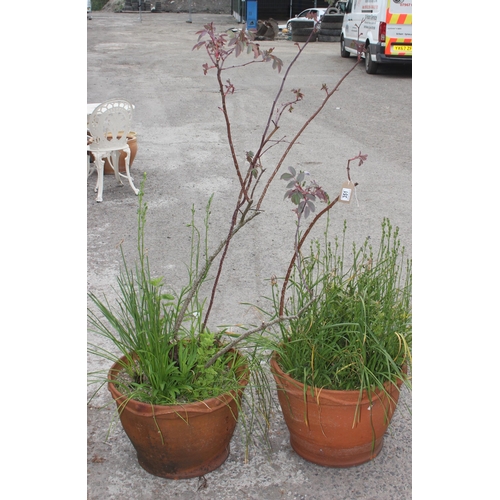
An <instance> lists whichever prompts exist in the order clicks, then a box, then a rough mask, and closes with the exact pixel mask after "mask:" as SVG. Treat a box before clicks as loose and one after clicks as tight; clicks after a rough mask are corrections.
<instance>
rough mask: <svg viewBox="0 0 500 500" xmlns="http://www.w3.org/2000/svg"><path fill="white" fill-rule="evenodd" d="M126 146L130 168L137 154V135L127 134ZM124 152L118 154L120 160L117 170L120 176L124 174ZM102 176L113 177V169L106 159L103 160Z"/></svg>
mask: <svg viewBox="0 0 500 500" xmlns="http://www.w3.org/2000/svg"><path fill="white" fill-rule="evenodd" d="M127 144H128V146H129V148H130V164H129V168H132V163H134V158H135V155H136V154H137V134H136V133H135V132H129V133H128V134H127ZM125 156H126V155H125V152H124V151H122V152H121V153H120V160H119V162H118V170H119V172H121V173H122V174H123V173H125ZM104 175H114V171H113V167H112V166H111V164H110V163H109V161H108V160H107V159H106V160H104Z"/></svg>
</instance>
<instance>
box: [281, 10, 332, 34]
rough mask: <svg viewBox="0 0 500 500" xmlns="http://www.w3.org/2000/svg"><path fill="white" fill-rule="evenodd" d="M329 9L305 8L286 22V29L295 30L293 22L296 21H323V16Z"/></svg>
mask: <svg viewBox="0 0 500 500" xmlns="http://www.w3.org/2000/svg"><path fill="white" fill-rule="evenodd" d="M326 10H327V9H306V10H303V11H302V12H301V13H300V14H297V15H296V16H295V17H293V18H292V19H289V20H288V21H287V22H286V29H287V30H288V31H293V23H294V21H307V20H311V19H312V20H314V21H315V24H317V23H319V22H320V21H321V18H322V17H323V16H324V15H325V13H326ZM315 14H316V19H314V15H315Z"/></svg>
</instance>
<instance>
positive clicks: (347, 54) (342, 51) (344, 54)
mask: <svg viewBox="0 0 500 500" xmlns="http://www.w3.org/2000/svg"><path fill="white" fill-rule="evenodd" d="M340 56H341V57H351V53H350V52H347V50H345V40H344V37H343V36H342V37H340Z"/></svg>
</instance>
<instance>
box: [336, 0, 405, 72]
mask: <svg viewBox="0 0 500 500" xmlns="http://www.w3.org/2000/svg"><path fill="white" fill-rule="evenodd" d="M411 4H412V0H348V2H347V5H346V7H345V15H344V21H343V24H342V33H341V36H340V55H341V56H342V57H349V56H350V55H351V54H354V55H356V54H357V44H358V43H359V44H360V48H361V50H362V51H363V54H364V58H365V68H366V72H367V73H370V74H374V73H376V72H377V68H378V65H379V64H411V54H412V32H411V26H412V24H411V21H412V19H411ZM358 41H359V42H358Z"/></svg>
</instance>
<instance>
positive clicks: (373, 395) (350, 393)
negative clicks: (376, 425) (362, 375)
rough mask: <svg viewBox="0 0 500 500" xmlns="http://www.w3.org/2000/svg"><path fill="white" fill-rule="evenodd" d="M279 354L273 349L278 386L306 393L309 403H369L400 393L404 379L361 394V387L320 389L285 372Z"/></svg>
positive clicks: (272, 365)
mask: <svg viewBox="0 0 500 500" xmlns="http://www.w3.org/2000/svg"><path fill="white" fill-rule="evenodd" d="M278 358H279V354H278V352H277V351H273V354H272V356H271V373H272V374H273V377H274V380H275V382H276V385H277V387H278V390H284V391H286V392H292V393H299V394H301V395H302V397H303V396H304V395H305V396H306V398H307V402H308V403H318V404H319V403H321V404H325V403H330V404H342V405H361V404H368V403H370V402H372V401H373V400H374V399H380V398H384V397H387V395H391V397H392V394H393V393H394V391H397V392H398V393H399V391H400V388H401V385H402V380H400V381H398V383H397V384H395V383H393V382H390V381H387V382H385V383H384V387H385V389H386V391H382V390H381V389H380V388H378V387H377V388H375V389H372V390H371V391H370V394H369V393H368V391H367V389H363V392H362V393H361V394H360V392H361V391H360V390H359V389H354V390H338V389H337V390H336V389H318V388H316V387H312V386H307V388H305V385H304V384H303V383H302V382H300V381H298V380H296V379H294V378H293V377H291V376H290V375H288V374H287V373H285V372H284V371H283V370H282V369H281V367H280V366H279V363H278Z"/></svg>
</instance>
